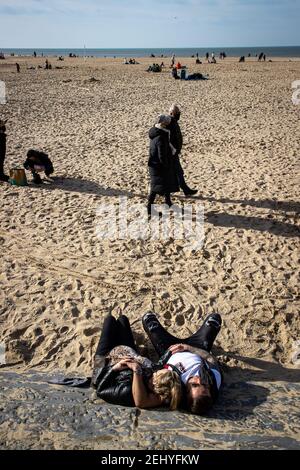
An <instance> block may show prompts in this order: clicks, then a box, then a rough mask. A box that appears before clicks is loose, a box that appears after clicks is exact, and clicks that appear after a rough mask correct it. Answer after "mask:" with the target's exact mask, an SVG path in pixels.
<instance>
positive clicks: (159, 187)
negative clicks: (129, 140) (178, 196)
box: [147, 114, 179, 218]
mask: <svg viewBox="0 0 300 470" xmlns="http://www.w3.org/2000/svg"><path fill="white" fill-rule="evenodd" d="M170 123H171V116H168V115H167V114H160V115H159V116H158V119H157V122H156V124H155V126H154V127H152V128H151V129H150V131H149V138H150V155H149V160H148V168H149V174H150V187H151V189H150V194H149V197H148V204H147V211H148V216H149V218H151V215H152V205H153V204H154V202H155V199H156V196H157V195H161V196H164V197H165V203H166V204H167V205H168V206H169V207H171V206H172V201H171V193H175V192H177V191H179V186H178V180H177V175H176V169H175V159H174V156H175V154H176V149H175V148H174V147H173V145H172V143H171V141H170V131H169V129H168V126H169V124H170Z"/></svg>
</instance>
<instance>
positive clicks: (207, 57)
mask: <svg viewBox="0 0 300 470" xmlns="http://www.w3.org/2000/svg"><path fill="white" fill-rule="evenodd" d="M205 58H206V60H207V62H208V59H209V53H208V52H207V53H206V54H205Z"/></svg>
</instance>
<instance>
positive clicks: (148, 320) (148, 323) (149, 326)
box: [142, 312, 166, 357]
mask: <svg viewBox="0 0 300 470" xmlns="http://www.w3.org/2000/svg"><path fill="white" fill-rule="evenodd" d="M142 324H143V328H144V330H145V332H146V333H147V336H148V337H149V339H150V341H151V343H152V344H153V346H154V349H155V351H156V352H157V354H158V355H159V357H160V356H162V355H163V354H164V353H165V352H166V348H165V347H164V345H163V344H162V342H161V341H160V340H159V338H158V337H157V335H156V331H157V330H158V329H159V327H160V323H159V321H158V319H157V317H156V315H155V313H152V312H148V313H145V315H144V316H143V318H142Z"/></svg>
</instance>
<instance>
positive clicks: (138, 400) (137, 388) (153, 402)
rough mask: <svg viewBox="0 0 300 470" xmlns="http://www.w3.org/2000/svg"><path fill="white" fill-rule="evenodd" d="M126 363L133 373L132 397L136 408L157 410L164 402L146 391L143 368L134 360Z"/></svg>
mask: <svg viewBox="0 0 300 470" xmlns="http://www.w3.org/2000/svg"><path fill="white" fill-rule="evenodd" d="M126 362H127V367H128V368H129V369H131V370H132V371H133V379H132V396H133V400H134V404H135V406H137V407H138V408H155V407H157V406H161V405H162V400H161V399H160V398H159V396H158V395H156V394H155V393H151V392H149V391H148V390H147V389H146V387H145V384H144V380H143V374H142V368H141V366H140V365H139V364H138V363H137V362H136V361H134V360H132V359H130V360H128V361H126Z"/></svg>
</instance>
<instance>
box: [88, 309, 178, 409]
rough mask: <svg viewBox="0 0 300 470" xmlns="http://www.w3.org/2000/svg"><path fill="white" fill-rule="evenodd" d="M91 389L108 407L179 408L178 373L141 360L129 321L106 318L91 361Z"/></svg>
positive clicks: (109, 316)
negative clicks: (111, 404)
mask: <svg viewBox="0 0 300 470" xmlns="http://www.w3.org/2000/svg"><path fill="white" fill-rule="evenodd" d="M92 385H93V386H94V387H95V389H96V393H97V396H98V397H99V398H102V399H103V400H105V401H106V402H108V403H113V404H117V405H122V406H138V407H140V408H154V407H159V406H165V407H168V408H169V409H170V410H175V409H176V408H178V405H179V402H180V399H181V383H180V378H179V375H178V373H177V372H174V371H173V370H168V369H165V368H163V366H155V365H154V363H152V362H151V361H150V360H149V359H148V358H146V357H143V356H140V355H139V354H138V352H137V347H136V344H135V341H134V338H133V334H132V331H131V328H130V324H129V320H128V318H127V317H126V316H125V315H121V316H120V317H119V318H118V320H116V318H114V317H113V316H112V315H108V316H107V317H106V318H105V320H104V324H103V328H102V333H101V337H100V340H99V344H98V347H97V350H96V354H95V358H94V369H93V376H92Z"/></svg>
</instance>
